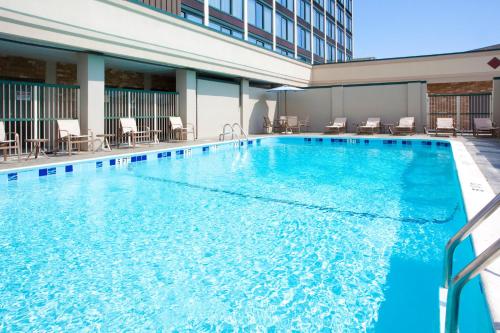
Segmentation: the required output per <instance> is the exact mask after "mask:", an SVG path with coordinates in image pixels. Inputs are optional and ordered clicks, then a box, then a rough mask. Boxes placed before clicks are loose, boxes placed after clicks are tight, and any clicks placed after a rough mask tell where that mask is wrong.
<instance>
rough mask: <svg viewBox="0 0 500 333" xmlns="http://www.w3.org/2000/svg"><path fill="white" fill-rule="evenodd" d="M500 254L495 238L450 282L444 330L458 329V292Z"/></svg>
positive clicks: (498, 243) (447, 331)
mask: <svg viewBox="0 0 500 333" xmlns="http://www.w3.org/2000/svg"><path fill="white" fill-rule="evenodd" d="M499 256H500V239H497V240H496V241H495V242H494V243H493V244H492V245H490V246H489V247H488V248H487V249H486V250H485V251H484V252H483V253H481V254H480V255H479V256H477V257H476V258H475V259H474V260H473V261H472V262H470V263H469V264H468V265H467V266H466V267H465V268H464V269H463V270H462V271H460V272H459V273H458V274H457V275H456V276H455V278H454V279H453V281H451V282H450V288H449V290H448V295H447V301H446V322H445V332H446V333H456V332H457V331H458V313H459V306H460V293H461V292H462V289H463V287H464V286H465V285H466V284H467V282H469V281H470V280H472V279H473V278H474V277H476V276H477V275H478V274H479V273H480V272H481V271H482V270H483V269H485V268H486V267H487V266H488V265H489V264H491V263H492V262H493V261H494V260H495V259H496V258H498V257H499Z"/></svg>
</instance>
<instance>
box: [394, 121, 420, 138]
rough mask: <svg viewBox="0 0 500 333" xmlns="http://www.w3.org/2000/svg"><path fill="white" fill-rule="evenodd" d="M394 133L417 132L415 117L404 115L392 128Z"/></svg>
mask: <svg viewBox="0 0 500 333" xmlns="http://www.w3.org/2000/svg"><path fill="white" fill-rule="evenodd" d="M392 134H393V135H406V134H415V118H414V117H403V118H401V119H399V124H398V125H397V126H394V128H393V129H392Z"/></svg>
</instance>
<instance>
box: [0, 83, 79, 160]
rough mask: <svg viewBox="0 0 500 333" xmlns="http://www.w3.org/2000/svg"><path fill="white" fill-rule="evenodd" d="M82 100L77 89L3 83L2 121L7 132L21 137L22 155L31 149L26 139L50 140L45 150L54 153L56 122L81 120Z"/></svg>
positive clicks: (0, 115) (74, 87) (1, 96)
mask: <svg viewBox="0 0 500 333" xmlns="http://www.w3.org/2000/svg"><path fill="white" fill-rule="evenodd" d="M79 101H80V88H79V87H78V86H69V85H56V84H45V83H33V82H21V81H4V80H2V81H0V121H3V122H4V123H5V130H6V132H15V133H17V134H19V137H20V141H21V151H22V152H23V153H28V152H29V151H30V149H31V147H30V144H29V143H27V142H26V139H48V140H49V141H48V143H47V144H46V145H45V147H46V149H47V150H49V151H51V150H53V149H54V145H55V142H56V138H57V124H56V120H58V119H78V118H79V116H80V108H79V105H80V102H79ZM12 153H13V152H9V154H12Z"/></svg>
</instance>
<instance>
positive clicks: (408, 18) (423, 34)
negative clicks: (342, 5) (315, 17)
mask: <svg viewBox="0 0 500 333" xmlns="http://www.w3.org/2000/svg"><path fill="white" fill-rule="evenodd" d="M353 7H354V8H353V9H354V10H353V11H354V13H353V16H354V18H353V25H354V38H353V39H354V57H355V58H363V57H376V58H389V57H400V56H412V55H422V54H434V53H447V52H459V51H467V50H472V49H476V48H480V47H484V46H488V45H492V44H500V0H468V1H467V0H353Z"/></svg>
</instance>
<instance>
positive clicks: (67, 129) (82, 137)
mask: <svg viewBox="0 0 500 333" xmlns="http://www.w3.org/2000/svg"><path fill="white" fill-rule="evenodd" d="M57 128H58V131H57V140H56V142H57V143H59V142H60V143H62V144H63V145H64V143H66V147H67V151H68V155H69V156H71V151H72V150H73V145H77V146H78V151H80V150H81V145H82V144H83V143H86V144H88V146H89V150H90V151H92V152H93V151H94V134H93V133H92V130H91V129H89V130H88V132H87V134H82V133H81V131H80V124H79V123H78V119H59V120H57ZM56 153H57V149H55V150H54V154H56Z"/></svg>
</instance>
